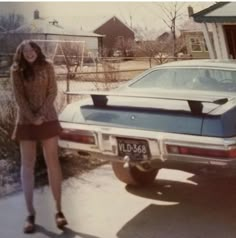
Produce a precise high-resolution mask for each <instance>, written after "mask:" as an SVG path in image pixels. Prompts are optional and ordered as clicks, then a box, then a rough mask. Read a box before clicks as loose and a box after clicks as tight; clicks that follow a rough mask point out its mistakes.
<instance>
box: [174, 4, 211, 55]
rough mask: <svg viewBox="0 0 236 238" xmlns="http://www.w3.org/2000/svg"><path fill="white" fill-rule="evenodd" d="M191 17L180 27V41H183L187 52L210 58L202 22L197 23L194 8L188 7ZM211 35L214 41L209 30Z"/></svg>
mask: <svg viewBox="0 0 236 238" xmlns="http://www.w3.org/2000/svg"><path fill="white" fill-rule="evenodd" d="M188 15H189V19H188V20H187V21H186V22H185V23H184V24H183V25H182V26H181V27H180V38H179V39H181V40H180V41H179V42H181V41H182V44H183V45H184V48H185V50H184V51H185V52H183V53H184V54H187V55H189V56H191V57H193V58H209V57H210V56H209V51H208V47H207V44H206V40H205V37H204V33H203V30H202V24H200V23H197V22H195V21H194V20H193V17H192V15H193V8H192V7H191V6H189V7H188ZM209 37H210V39H211V41H212V38H213V35H212V32H210V31H209Z"/></svg>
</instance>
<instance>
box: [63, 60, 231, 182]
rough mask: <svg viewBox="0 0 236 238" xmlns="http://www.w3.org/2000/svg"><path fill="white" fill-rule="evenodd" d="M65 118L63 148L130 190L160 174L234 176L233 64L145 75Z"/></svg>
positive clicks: (181, 65)
mask: <svg viewBox="0 0 236 238" xmlns="http://www.w3.org/2000/svg"><path fill="white" fill-rule="evenodd" d="M68 93H69V94H71V95H78V94H80V95H89V97H88V98H85V99H83V100H81V101H78V102H74V103H71V104H69V105H68V106H67V107H66V108H65V110H64V111H63V112H62V113H61V114H60V117H59V118H60V122H61V125H62V127H63V132H62V134H61V137H60V141H59V146H60V147H62V148H65V149H68V150H75V151H78V152H82V153H88V154H94V155H98V156H102V157H103V158H104V159H107V160H109V161H111V164H112V169H113V170H114V173H115V175H116V176H117V178H118V179H119V180H121V181H123V182H125V183H127V184H134V185H145V184H149V183H152V182H153V181H154V180H155V178H156V175H157V173H158V170H159V169H161V168H170V169H179V170H184V171H189V172H193V173H200V174H201V173H203V172H204V173H206V172H210V173H212V172H215V173H221V174H224V173H225V174H228V175H229V174H231V175H234V174H235V172H236V63H235V62H234V61H216V60H215V61H214V60H189V61H177V62H172V63H166V64H163V65H160V66H156V67H154V68H152V69H149V70H147V71H145V72H143V73H142V74H141V75H139V76H138V77H136V78H135V79H133V80H130V81H129V82H127V83H125V84H124V85H122V86H120V87H119V88H117V89H113V90H111V91H105V92H104V91H98V92H96V91H88V92H86V91H81V92H68Z"/></svg>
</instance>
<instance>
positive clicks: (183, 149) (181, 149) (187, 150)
mask: <svg viewBox="0 0 236 238" xmlns="http://www.w3.org/2000/svg"><path fill="white" fill-rule="evenodd" d="M166 149H167V152H168V153H170V154H179V155H195V156H202V157H212V158H219V159H232V158H236V148H233V147H232V148H230V149H228V150H227V149H226V150H224V149H207V148H198V147H188V146H179V145H169V144H167V145H166Z"/></svg>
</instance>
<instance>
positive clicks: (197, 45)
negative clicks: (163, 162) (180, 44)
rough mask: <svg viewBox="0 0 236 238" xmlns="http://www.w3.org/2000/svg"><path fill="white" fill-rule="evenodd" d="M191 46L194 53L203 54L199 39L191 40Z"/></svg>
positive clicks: (193, 38)
mask: <svg viewBox="0 0 236 238" xmlns="http://www.w3.org/2000/svg"><path fill="white" fill-rule="evenodd" d="M190 44H191V49H192V52H201V51H202V47H201V41H200V38H199V37H192V38H190Z"/></svg>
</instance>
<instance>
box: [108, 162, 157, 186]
mask: <svg viewBox="0 0 236 238" xmlns="http://www.w3.org/2000/svg"><path fill="white" fill-rule="evenodd" d="M111 164H112V169H113V172H114V174H115V175H116V177H117V178H118V179H119V180H120V181H122V182H124V183H126V184H129V185H135V186H143V185H148V184H152V183H153V182H154V181H155V178H156V176H157V173H158V170H159V169H156V168H151V169H149V170H147V171H142V170H140V169H139V168H137V167H136V166H131V165H129V166H128V167H127V168H124V163H121V162H111Z"/></svg>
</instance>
